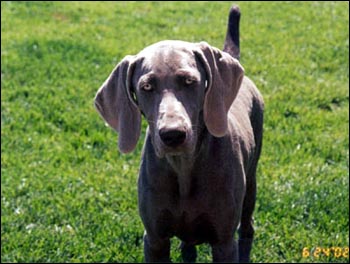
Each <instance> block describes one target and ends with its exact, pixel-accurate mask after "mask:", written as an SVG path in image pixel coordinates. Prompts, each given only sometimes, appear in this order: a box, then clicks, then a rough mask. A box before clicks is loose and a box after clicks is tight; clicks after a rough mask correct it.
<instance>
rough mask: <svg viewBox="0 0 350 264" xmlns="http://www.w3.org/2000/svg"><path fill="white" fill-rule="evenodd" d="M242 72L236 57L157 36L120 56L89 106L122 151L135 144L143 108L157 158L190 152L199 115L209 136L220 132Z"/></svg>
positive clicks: (206, 47) (224, 132)
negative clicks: (116, 138) (114, 133)
mask: <svg viewBox="0 0 350 264" xmlns="http://www.w3.org/2000/svg"><path fill="white" fill-rule="evenodd" d="M243 74H244V70H243V68H242V66H241V65H240V64H239V62H238V61H237V60H236V59H234V58H232V57H231V56H230V55H229V54H227V53H225V52H222V51H220V50H218V49H217V48H214V47H211V46H209V45H208V44H207V43H205V42H201V43H188V42H183V41H162V42H158V43H156V44H153V45H151V46H149V47H147V48H146V49H144V50H142V51H141V52H140V53H139V54H137V55H135V56H127V57H125V58H124V59H123V60H122V61H121V62H120V63H119V64H118V65H117V66H116V68H115V69H114V70H113V72H112V73H111V75H110V76H109V77H108V79H107V80H106V81H105V83H104V84H103V85H102V86H101V88H100V89H99V91H98V92H97V95H96V97H95V106H96V108H97V110H98V111H99V113H100V115H101V116H102V117H103V118H104V119H105V120H106V122H107V123H108V124H109V125H110V126H111V127H113V128H114V129H115V130H116V131H117V132H118V133H119V141H118V146H119V149H120V150H121V151H122V152H130V151H132V150H133V149H134V148H135V146H136V143H137V141H138V138H139V135H140V129H141V113H143V114H144V116H145V118H146V119H147V121H148V123H149V128H150V134H151V139H152V143H153V145H154V147H155V150H156V153H157V155H158V156H159V157H162V156H164V155H165V154H170V155H177V154H181V153H192V152H193V151H194V149H195V146H196V142H197V136H198V133H197V131H198V129H197V128H198V126H199V125H200V124H199V123H200V120H201V119H203V120H204V124H205V125H206V127H207V129H208V131H209V132H210V133H211V134H212V135H213V136H216V137H221V136H224V135H225V134H226V132H227V112H228V110H229V108H230V106H231V104H232V102H233V100H234V99H235V97H236V95H237V93H238V90H239V87H240V85H241V82H242V79H243ZM201 115H203V116H201Z"/></svg>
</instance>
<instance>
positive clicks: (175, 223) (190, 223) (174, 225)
mask: <svg viewBox="0 0 350 264" xmlns="http://www.w3.org/2000/svg"><path fill="white" fill-rule="evenodd" d="M157 229H158V230H157V231H158V234H159V235H160V236H162V237H172V236H177V237H178V238H180V239H181V240H182V241H184V242H186V243H188V244H193V245H196V244H201V243H205V242H208V243H211V242H215V240H216V239H217V233H216V230H215V226H214V222H213V219H211V218H210V216H209V215H208V214H207V213H198V214H195V215H194V214H193V212H187V211H183V212H182V213H181V214H180V215H175V214H174V213H173V212H170V211H169V210H167V209H164V210H163V211H162V212H161V213H160V214H159V215H158V217H157Z"/></svg>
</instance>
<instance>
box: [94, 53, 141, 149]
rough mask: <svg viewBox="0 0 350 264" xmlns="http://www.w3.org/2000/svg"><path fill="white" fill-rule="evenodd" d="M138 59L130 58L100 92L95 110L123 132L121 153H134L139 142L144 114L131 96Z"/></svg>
mask: <svg viewBox="0 0 350 264" xmlns="http://www.w3.org/2000/svg"><path fill="white" fill-rule="evenodd" d="M135 64H136V62H135V57H134V56H126V57H125V58H124V59H123V60H122V61H121V62H120V63H119V64H118V65H117V66H116V67H115V69H114V70H113V71H112V73H111V74H110V76H109V77H108V78H107V80H106V81H105V82H104V83H103V85H102V86H101V88H100V89H99V90H98V92H97V94H96V97H95V107H96V109H97V110H98V112H99V113H100V115H101V116H102V118H103V119H104V120H105V121H106V122H107V123H108V125H110V126H111V127H112V128H114V129H115V130H116V131H117V132H118V133H119V140H118V147H119V149H120V151H121V152H123V153H127V152H130V151H132V150H133V149H134V148H135V146H136V144H137V141H138V139H139V136H140V130H141V113H140V110H139V108H138V107H137V105H136V104H135V102H134V100H133V99H132V97H131V94H130V90H129V88H130V83H131V78H132V74H133V71H134V68H135V67H134V66H135Z"/></svg>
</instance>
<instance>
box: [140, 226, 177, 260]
mask: <svg viewBox="0 0 350 264" xmlns="http://www.w3.org/2000/svg"><path fill="white" fill-rule="evenodd" d="M143 241H144V254H145V261H146V262H162V263H166V262H171V261H170V239H156V238H153V237H151V236H150V235H148V234H147V233H145V235H144V237H143Z"/></svg>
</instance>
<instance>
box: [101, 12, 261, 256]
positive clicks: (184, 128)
mask: <svg viewBox="0 0 350 264" xmlns="http://www.w3.org/2000/svg"><path fill="white" fill-rule="evenodd" d="M239 21H240V10H239V8H238V7H237V6H233V7H231V9H230V13H229V19H228V28H227V34H226V40H225V44H224V49H223V51H221V50H219V49H218V48H215V47H212V46H210V45H209V44H208V43H206V42H200V43H189V42H185V41H178V40H165V41H161V42H158V43H155V44H153V45H151V46H148V47H146V48H145V49H144V50H142V51H141V52H139V53H138V54H137V55H134V56H126V57H125V58H124V59H123V60H122V61H121V62H120V63H119V64H118V65H117V66H116V67H115V69H114V70H113V71H112V73H111V74H110V76H109V77H108V78H107V80H106V81H105V82H104V83H103V85H102V86H101V87H100V89H99V90H98V92H97V94H96V97H95V107H96V109H97V110H98V112H99V114H100V115H101V116H102V118H103V119H104V120H105V121H106V122H107V123H108V124H109V126H111V127H112V128H113V129H114V130H116V131H117V132H118V133H119V138H118V146H119V149H120V151H121V152H123V153H128V152H131V151H132V150H133V149H134V148H135V146H136V144H137V141H138V139H139V136H140V131H141V116H144V118H145V119H146V120H147V122H148V124H149V126H148V128H147V132H146V137H145V142H144V146H143V150H142V158H141V166H140V173H139V179H138V205H139V213H140V216H141V219H142V222H143V224H144V227H145V235H144V256H145V261H146V262H170V238H171V237H173V236H177V237H178V238H180V240H181V241H182V242H181V254H182V258H183V260H184V261H186V262H194V261H195V260H196V257H197V253H196V248H195V246H196V245H198V244H201V243H209V244H210V246H211V249H212V255H213V261H214V262H237V261H240V262H249V261H250V251H251V248H252V242H253V236H254V228H253V218H252V214H253V210H254V206H255V199H256V168H257V164H258V160H259V156H260V152H261V146H262V135H263V110H264V102H263V98H262V96H261V94H260V92H259V91H258V89H257V88H256V86H255V85H254V83H253V82H252V81H251V80H250V79H249V78H247V77H246V76H244V69H243V67H242V65H241V64H240V62H239V57H240V48H239ZM238 227H239V230H238V233H239V239H238V243H237V241H236V240H235V238H234V234H235V232H236V230H237V229H238Z"/></svg>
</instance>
